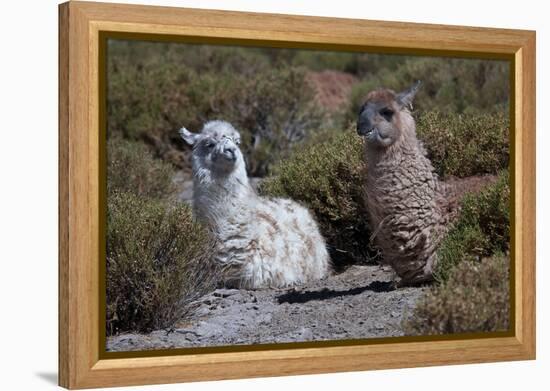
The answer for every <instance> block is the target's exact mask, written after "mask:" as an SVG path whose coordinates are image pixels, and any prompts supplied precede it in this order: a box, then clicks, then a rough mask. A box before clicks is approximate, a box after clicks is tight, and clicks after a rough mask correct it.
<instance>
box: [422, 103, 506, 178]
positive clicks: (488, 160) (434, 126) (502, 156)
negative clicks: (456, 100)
mask: <svg viewBox="0 0 550 391" xmlns="http://www.w3.org/2000/svg"><path fill="white" fill-rule="evenodd" d="M416 117H417V118H416V129H417V133H418V138H419V139H420V140H422V142H423V143H424V146H425V147H426V149H427V151H428V157H429V159H430V160H431V161H432V164H433V165H434V167H435V169H436V171H437V173H438V174H439V175H440V176H442V177H445V176H448V175H453V176H458V177H467V176H472V175H479V174H488V173H490V174H496V173H497V172H498V171H500V170H502V169H505V168H507V167H508V161H509V156H510V154H509V140H508V135H509V126H510V123H509V119H508V116H507V115H504V114H502V113H495V114H470V115H465V114H463V115H456V114H442V113H440V112H436V111H430V112H425V113H422V114H420V115H418V116H416Z"/></svg>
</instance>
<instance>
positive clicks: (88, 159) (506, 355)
mask: <svg viewBox="0 0 550 391" xmlns="http://www.w3.org/2000/svg"><path fill="white" fill-rule="evenodd" d="M106 34H107V35H109V34H111V35H110V36H113V35H117V34H118V35H120V36H124V35H125V34H141V36H142V37H143V38H144V39H162V40H173V41H178V40H184V41H186V40H190V41H193V42H227V43H238V44H243V45H246V44H254V45H266V46H272V47H298V48H323V49H334V50H338V49H346V50H363V51H374V52H378V53H386V52H390V53H404V54H407V53H414V54H425V55H444V56H469V57H478V58H498V59H505V60H509V61H510V62H511V64H512V67H511V68H510V69H511V73H512V75H511V79H512V86H513V94H512V95H511V106H512V108H513V109H512V110H511V119H512V121H511V124H512V131H511V145H512V154H511V157H512V159H511V160H512V163H511V166H512V167H513V169H512V171H511V172H512V184H513V200H514V203H513V205H512V216H513V225H512V229H513V230H512V232H513V235H512V237H513V238H512V243H511V253H512V255H513V260H514V262H513V269H512V273H511V275H512V281H511V287H512V288H513V290H512V293H513V294H512V309H513V315H514V319H513V322H512V325H513V330H512V331H511V332H510V333H506V334H500V335H486V336H484V335H476V336H473V337H472V338H464V337H457V338H433V337H432V338H429V337H427V338H420V339H417V340H401V339H391V338H390V339H385V340H383V341H377V340H373V341H367V342H365V343H361V344H338V343H333V344H329V345H326V344H325V345H315V344H310V345H308V346H305V347H304V346H300V347H297V348H296V347H294V348H290V347H282V348H278V349H239V350H234V351H210V352H201V353H193V354H179V355H170V356H166V355H149V356H143V355H141V356H140V355H139V354H138V355H134V356H127V357H124V358H120V357H119V356H117V357H105V354H104V352H102V349H101V345H100V343H101V341H102V332H101V329H102V328H104V320H103V319H102V316H101V309H102V305H103V304H102V303H101V302H100V300H99V298H100V297H101V295H100V292H101V290H102V289H103V288H104V282H102V281H101V278H100V276H101V272H102V267H103V266H102V262H101V261H100V259H101V257H102V255H103V256H104V250H102V248H103V247H104V242H105V238H104V237H102V235H100V232H101V229H100V228H101V227H102V224H103V223H104V221H103V220H104V218H103V217H102V214H101V213H99V211H100V209H101V205H102V203H103V202H104V201H105V200H104V199H103V196H102V194H103V193H102V191H101V189H102V186H104V183H103V182H104V181H103V180H102V179H101V178H102V176H103V177H104V176H105V172H104V165H103V164H102V162H104V159H105V157H104V156H103V153H102V152H101V148H100V146H101V143H102V141H101V135H102V134H103V133H102V121H103V120H104V108H103V105H104V104H105V102H103V101H102V99H100V98H101V96H102V92H101V91H100V86H101V85H102V84H101V78H102V77H104V75H102V72H100V63H101V61H102V58H103V57H102V56H104V53H103V50H104V49H102V48H104V46H102V40H105V39H106ZM102 246H103V247H102ZM103 338H104V336H103ZM534 358H535V32H533V31H521V30H506V29H489V28H475V27H458V26H443V25H430V24H414V23H395V22H381V21H369V20H352V19H334V18H321V17H305V16H291V15H273V14H257V13H242V12H227V11H210V10H208V11H207V10H197V9H183V8H168V7H149V6H137V5H120V4H105V3H89V2H78V1H76V2H73V1H71V2H68V3H64V4H61V5H60V6H59V384H60V385H61V386H63V387H67V388H71V389H75V388H90V387H103V386H123V385H140V384H158V383H175V382H185V381H199V380H215V379H235V378H244V377H261V376H279V375H297V374H314V373H324V372H340V371H357V370H370V369H386V368H401V367H416V366H431V365H446V364H463V363H478V362H490V361H506V360H527V359H534Z"/></svg>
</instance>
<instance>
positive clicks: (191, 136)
mask: <svg viewBox="0 0 550 391" xmlns="http://www.w3.org/2000/svg"><path fill="white" fill-rule="evenodd" d="M179 134H180V136H181V138H182V139H184V140H185V142H186V143H187V144H189V145H194V144H195V142H196V141H197V139H198V138H199V135H198V134H195V133H191V132H190V131H188V130H187V129H186V128H185V127H182V128H181V129H180V130H179Z"/></svg>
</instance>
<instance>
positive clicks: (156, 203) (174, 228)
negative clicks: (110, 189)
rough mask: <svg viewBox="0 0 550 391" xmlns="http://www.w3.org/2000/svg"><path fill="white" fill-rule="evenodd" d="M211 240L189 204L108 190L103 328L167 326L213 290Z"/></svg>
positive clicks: (109, 330) (214, 272) (141, 329)
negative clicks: (109, 193) (196, 220)
mask: <svg viewBox="0 0 550 391" xmlns="http://www.w3.org/2000/svg"><path fill="white" fill-rule="evenodd" d="M212 254H213V240H212V239H211V237H210V235H209V233H208V232H207V231H206V230H205V229H204V228H203V227H201V226H200V225H198V224H197V223H195V222H193V219H192V215H191V211H190V209H189V207H187V206H186V205H183V204H177V205H171V204H168V203H166V202H165V201H162V200H152V199H147V198H143V197H139V196H136V195H135V194H132V193H120V192H114V193H113V194H111V195H110V196H109V205H108V208H107V273H106V275H107V333H108V334H114V333H118V332H121V331H139V332H147V331H150V330H153V329H161V328H167V327H170V326H171V325H172V324H173V323H174V322H175V321H177V320H179V319H181V318H182V317H183V316H185V315H186V314H187V313H188V312H189V311H190V310H191V307H190V304H191V302H193V301H194V300H196V299H197V298H198V297H200V296H201V295H202V294H204V293H206V292H208V291H210V290H213V289H214V287H215V283H216V280H217V276H218V274H217V270H216V267H215V266H214V264H213V262H212Z"/></svg>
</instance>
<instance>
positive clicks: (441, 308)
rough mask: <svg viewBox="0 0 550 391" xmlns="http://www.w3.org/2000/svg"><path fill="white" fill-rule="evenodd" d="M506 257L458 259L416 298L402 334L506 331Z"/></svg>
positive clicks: (508, 265) (507, 261)
mask: <svg viewBox="0 0 550 391" xmlns="http://www.w3.org/2000/svg"><path fill="white" fill-rule="evenodd" d="M509 268H510V261H509V259H508V257H506V256H504V255H502V254H497V255H494V256H492V257H490V258H485V259H483V260H482V261H481V262H467V261H466V262H462V263H460V264H458V265H457V266H456V268H454V269H453V270H452V272H451V274H450V275H449V279H448V280H447V281H446V282H445V283H443V284H441V285H436V286H433V287H432V288H430V290H429V291H428V292H427V293H426V294H425V295H424V296H423V297H422V298H421V299H420V300H419V302H418V303H417V305H416V308H415V309H414V310H413V313H412V314H411V316H410V317H408V318H407V319H406V320H405V322H404V329H405V334H406V335H432V334H450V333H466V332H487V331H506V330H508V329H509V327H510V280H509Z"/></svg>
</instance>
